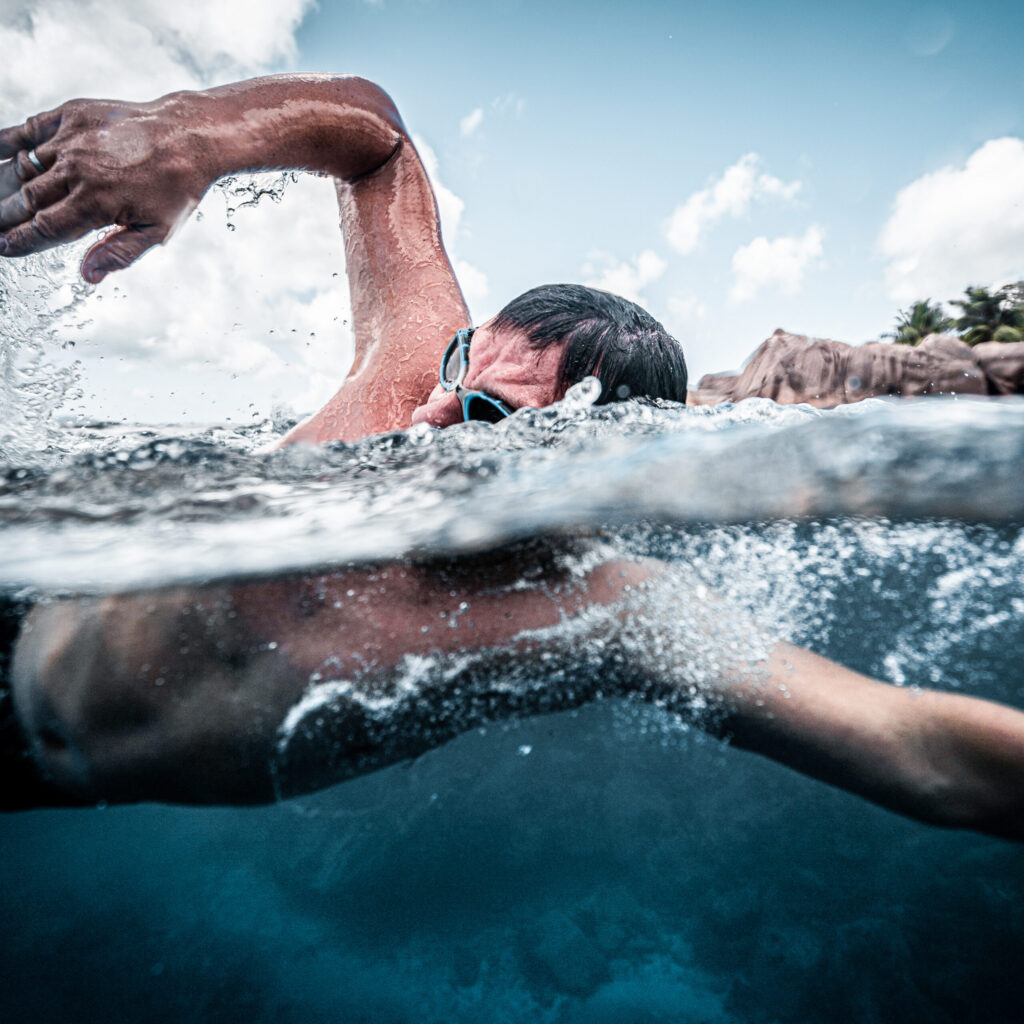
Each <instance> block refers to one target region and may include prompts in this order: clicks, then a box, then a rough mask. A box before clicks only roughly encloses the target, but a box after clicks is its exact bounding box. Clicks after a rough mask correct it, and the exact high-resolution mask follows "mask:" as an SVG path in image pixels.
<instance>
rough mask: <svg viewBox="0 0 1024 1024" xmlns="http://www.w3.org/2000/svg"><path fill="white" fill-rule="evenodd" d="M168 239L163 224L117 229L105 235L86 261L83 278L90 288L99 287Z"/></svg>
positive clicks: (87, 256) (92, 249) (86, 256)
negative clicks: (108, 278) (118, 271)
mask: <svg viewBox="0 0 1024 1024" xmlns="http://www.w3.org/2000/svg"><path fill="white" fill-rule="evenodd" d="M166 239H167V228H166V227H164V226H163V225H162V224H147V225H146V226H145V227H140V228H132V227H127V228H116V229H115V230H113V231H111V232H109V233H108V234H106V235H104V236H103V237H102V238H101V239H100V240H99V241H98V242H97V243H96V244H95V245H94V246H93V247H92V248H91V249H90V250H89V251H88V252H87V253H86V254H85V259H84V260H82V277H84V278H85V280H86V281H88V282H89V283H90V284H99V283H100V281H102V280H103V278H105V277H106V276H107V274H109V273H111V271H114V270H123V269H124V268H125V267H127V266H129V265H130V264H132V263H134V262H135V261H136V260H137V259H138V258H139V257H140V256H141V255H142V254H143V253H144V252H145V251H146V250H147V249H151V248H152V247H153V246H154V245H159V244H160V243H161V242H163V241H165V240H166Z"/></svg>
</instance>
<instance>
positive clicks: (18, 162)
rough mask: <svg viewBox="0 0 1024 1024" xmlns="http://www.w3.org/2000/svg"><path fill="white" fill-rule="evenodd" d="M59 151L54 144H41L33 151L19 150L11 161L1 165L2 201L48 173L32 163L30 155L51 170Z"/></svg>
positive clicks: (0, 193) (0, 194) (0, 192)
mask: <svg viewBox="0 0 1024 1024" xmlns="http://www.w3.org/2000/svg"><path fill="white" fill-rule="evenodd" d="M57 149H58V147H57V145H56V143H54V142H41V143H40V144H39V146H38V147H35V148H33V149H31V150H28V149H19V150H18V152H17V153H15V154H14V156H13V157H11V159H10V160H5V161H4V162H3V163H0V200H2V199H6V198H7V197H8V196H12V195H14V193H15V192H17V191H18V189H20V188H21V186H22V185H24V184H25V182H26V181H31V180H32V179H33V178H38V177H39V175H40V174H45V173H46V172H45V171H40V170H39V168H38V167H37V166H36V165H35V164H34V163H33V162H32V160H31V158H30V157H29V153H32V154H34V155H35V158H36V160H38V161H39V163H41V164H42V165H43V167H45V168H46V169H47V170H49V169H50V168H51V167H53V165H54V164H55V163H56V161H57Z"/></svg>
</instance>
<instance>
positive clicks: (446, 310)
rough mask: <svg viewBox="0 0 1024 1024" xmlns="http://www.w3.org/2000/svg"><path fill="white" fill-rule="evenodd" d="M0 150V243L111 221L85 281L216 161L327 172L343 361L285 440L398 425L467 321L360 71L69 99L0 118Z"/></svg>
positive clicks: (53, 241)
mask: <svg viewBox="0 0 1024 1024" xmlns="http://www.w3.org/2000/svg"><path fill="white" fill-rule="evenodd" d="M0 160H2V161H3V162H2V163H0V254H2V255H6V256H22V255H26V254H28V253H32V252H39V251H41V250H43V249H47V248H50V247H52V246H55V245H60V244H62V243H64V242H69V241H72V240H74V239H77V238H80V237H82V236H83V235H85V234H86V233H88V232H89V231H91V230H94V229H97V228H103V227H106V226H114V227H115V230H114V231H112V232H109V233H108V234H107V235H105V236H104V237H103V238H102V239H101V240H100V241H99V242H98V243H97V244H96V245H94V246H93V247H92V248H91V249H90V250H89V252H88V253H87V255H86V257H85V260H84V261H83V264H82V274H83V276H84V277H85V278H86V280H88V281H91V282H94V283H96V282H99V281H101V280H102V279H103V278H104V277H105V276H106V275H107V274H109V273H110V272H112V271H114V270H118V269H121V268H123V267H126V266H128V265H129V264H131V263H132V262H133V261H134V260H136V259H137V258H138V257H139V256H140V255H142V253H144V252H145V251H146V250H147V249H149V248H151V247H152V246H153V245H156V244H159V243H162V242H164V241H166V240H167V239H168V238H169V237H170V236H171V234H172V233H173V232H174V230H175V228H176V227H177V226H178V225H180V224H181V222H182V221H183V220H185V219H186V218H187V217H188V216H189V214H190V213H191V212H192V210H193V209H195V206H196V205H197V204H198V202H199V200H200V199H201V198H202V196H203V193H204V192H205V191H206V190H207V189H208V188H209V186H210V185H211V184H212V183H213V182H214V181H216V180H217V178H219V177H221V176H223V175H225V174H230V173H235V172H239V171H254V170H266V169H271V168H278V169H281V168H294V169H302V170H309V171H314V172H318V173H323V174H328V175H331V176H333V177H334V178H335V181H336V185H337V191H338V199H339V204H340V207H341V218H342V227H343V230H344V233H345V248H346V260H347V263H346V267H347V271H348V277H349V285H350V290H351V295H352V310H353V331H354V334H355V349H356V351H355V361H354V364H353V369H352V372H351V374H350V376H349V378H348V380H347V381H346V382H345V383H344V384H343V385H342V387H341V390H340V391H339V392H338V394H337V395H336V396H335V397H334V398H333V399H332V400H331V401H330V402H329V403H328V404H327V406H325V408H324V409H323V410H321V412H320V413H318V414H317V415H316V416H314V417H313V418H312V419H311V420H310V421H308V422H307V423H306V424H303V425H302V426H301V427H299V428H298V429H297V430H296V431H294V432H293V433H292V435H291V436H290V437H289V440H307V441H326V440H333V439H336V438H355V437H359V436H361V435H363V434H366V433H372V432H377V431H382V430H388V429H392V428H394V427H398V426H405V425H407V424H408V422H409V415H410V414H411V412H412V409H414V408H415V407H416V406H417V405H418V404H420V403H421V402H422V401H423V400H424V398H425V396H426V395H427V394H428V393H429V391H430V390H431V388H432V386H433V375H434V373H435V372H436V362H437V358H438V355H439V353H440V350H441V348H443V345H444V343H445V342H446V341H447V338H448V336H450V335H451V333H453V332H454V330H456V329H457V328H458V327H462V326H465V325H466V324H467V322H468V313H467V310H466V306H465V302H464V300H463V298H462V293H461V291H460V290H459V286H458V283H457V282H456V280H455V276H454V274H453V272H452V269H451V265H450V262H449V260H448V257H447V255H446V253H445V250H444V247H443V244H442V242H441V235H440V227H439V223H438V216H437V206H436V203H435V200H434V195H433V192H432V190H431V188H430V184H429V181H428V180H427V176H426V173H425V171H424V169H423V166H422V164H421V162H420V160H419V157H418V155H417V154H416V150H415V147H414V146H413V144H412V142H411V140H410V139H409V136H408V134H407V132H406V130H405V127H404V125H403V124H402V121H401V118H400V117H399V115H398V112H397V110H396V109H395V106H394V104H393V103H392V101H391V100H390V98H389V97H388V96H387V95H386V94H385V93H384V92H383V91H382V90H381V89H379V88H378V87H377V86H375V85H373V84H372V83H370V82H367V81H365V80H363V79H359V78H354V77H348V76H338V75H282V76H273V77H269V78H261V79H253V80H252V81H248V82H241V83H238V84H236V85H229V86H223V87H221V88H217V89H210V90H206V91H202V92H179V93H173V94H171V95H168V96H165V97H163V98H162V99H159V100H155V101H153V102H152V103H143V104H133V103H120V102H116V101H107V100H73V101H71V102H69V103H66V104H63V105H62V106H60V107H58V108H56V109H55V110H52V111H48V112H46V113H43V114H39V115H36V116H35V117H31V118H29V119H28V120H27V121H26V122H25V123H24V124H23V125H19V126H16V127H14V128H8V129H5V130H3V131H0ZM40 168H42V170H40Z"/></svg>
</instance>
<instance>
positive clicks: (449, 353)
mask: <svg viewBox="0 0 1024 1024" xmlns="http://www.w3.org/2000/svg"><path fill="white" fill-rule="evenodd" d="M475 329H476V328H471V327H463V328H461V329H460V330H458V331H456V332H455V337H454V338H452V340H451V341H450V342H448V347H447V348H446V349H445V350H444V355H443V356H441V371H440V374H439V376H440V379H441V387H442V388H444V390H445V391H454V392H455V394H456V396H457V397H458V399H459V401H460V402H461V403H462V418H463V419H464V420H483V422H484V423H497V422H499V421H500V420H503V419H504V418H505V417H506V416H511V415H512V412H513V410H512V409H510V408H509V407H508V406H507V405H506V404H505V403H504V402H503V401H501V399H500V398H495V397H494V396H493V395H489V394H487V392H486V391H467V390H466V389H465V388H464V387H463V386H462V382H463V381H464V380H465V379H466V371H467V370H468V369H469V339H470V338H472V337H473V331H474V330H475Z"/></svg>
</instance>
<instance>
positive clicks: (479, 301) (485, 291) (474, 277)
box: [453, 260, 491, 322]
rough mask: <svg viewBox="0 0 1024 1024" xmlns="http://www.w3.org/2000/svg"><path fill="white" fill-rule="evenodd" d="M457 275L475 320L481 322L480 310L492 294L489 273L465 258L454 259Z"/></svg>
mask: <svg viewBox="0 0 1024 1024" xmlns="http://www.w3.org/2000/svg"><path fill="white" fill-rule="evenodd" d="M453 266H454V267H455V276H456V277H457V278H458V279H459V284H460V285H461V286H462V294H463V295H464V296H465V299H466V305H467V306H469V311H470V313H471V314H472V316H473V319H474V322H479V311H480V310H481V309H482V308H483V306H484V303H485V302H486V300H487V297H488V295H490V292H491V289H490V285H489V284H488V283H487V275H486V274H485V273H484V272H483V271H482V270H479V269H477V268H476V267H474V266H473V264H472V263H467V262H466V261H465V260H454V261H453Z"/></svg>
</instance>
